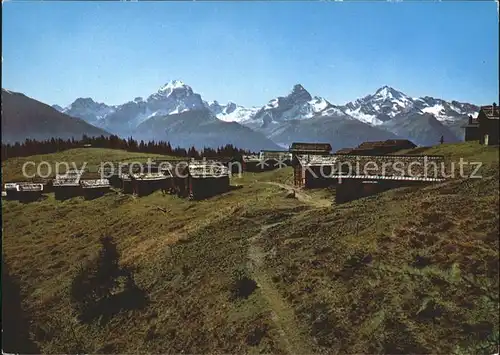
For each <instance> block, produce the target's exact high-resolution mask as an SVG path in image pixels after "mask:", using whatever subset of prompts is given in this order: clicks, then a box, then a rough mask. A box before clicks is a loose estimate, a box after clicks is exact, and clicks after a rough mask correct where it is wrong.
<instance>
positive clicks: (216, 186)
mask: <svg viewBox="0 0 500 355" xmlns="http://www.w3.org/2000/svg"><path fill="white" fill-rule="evenodd" d="M187 182H188V187H189V198H190V199H193V200H200V199H204V198H208V197H211V196H214V195H218V194H221V193H224V192H227V191H229V170H228V168H227V167H225V166H223V165H222V164H216V163H212V164H205V163H201V164H200V163H190V164H189V165H188V180H187Z"/></svg>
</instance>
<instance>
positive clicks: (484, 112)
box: [477, 103, 500, 145]
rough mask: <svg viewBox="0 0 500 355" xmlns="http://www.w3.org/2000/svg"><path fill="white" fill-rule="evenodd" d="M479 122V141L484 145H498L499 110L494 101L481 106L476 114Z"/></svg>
mask: <svg viewBox="0 0 500 355" xmlns="http://www.w3.org/2000/svg"><path fill="white" fill-rule="evenodd" d="M477 120H478V122H479V135H480V143H481V144H484V145H498V143H499V139H498V138H499V132H498V130H499V128H500V127H499V125H498V122H499V110H498V107H497V105H496V104H495V103H494V104H493V105H490V106H482V107H481V109H480V110H479V114H478V116H477Z"/></svg>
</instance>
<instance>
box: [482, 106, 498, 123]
mask: <svg viewBox="0 0 500 355" xmlns="http://www.w3.org/2000/svg"><path fill="white" fill-rule="evenodd" d="M480 111H482V112H483V113H484V115H485V116H486V117H487V118H489V119H490V120H491V119H493V120H495V119H496V120H498V119H499V118H500V110H499V109H498V106H496V105H488V106H481V108H480Z"/></svg>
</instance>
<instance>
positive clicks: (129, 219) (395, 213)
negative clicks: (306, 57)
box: [2, 144, 499, 353]
mask: <svg viewBox="0 0 500 355" xmlns="http://www.w3.org/2000/svg"><path fill="white" fill-rule="evenodd" d="M419 149H420V150H422V149H421V148H419ZM86 152H91V153H92V156H93V158H88V160H95V161H96V162H97V161H99V159H104V158H101V157H100V156H99V154H97V151H94V150H92V151H90V150H81V157H83V158H85V159H87V158H86V154H88V153H86ZM413 152H415V151H413ZM417 152H418V151H417ZM410 153H412V152H410ZM426 153H428V154H444V155H447V156H448V157H449V158H450V159H457V158H459V157H460V156H464V157H467V159H475V160H481V161H484V162H485V166H484V174H483V175H485V178H483V179H478V180H468V181H463V180H452V181H448V182H446V183H443V184H437V185H431V186H427V187H425V188H411V189H398V190H393V191H388V192H386V193H383V194H380V195H377V196H371V197H368V198H365V199H361V200H358V201H354V202H351V203H348V204H344V205H340V206H336V207H334V208H333V209H331V208H323V209H318V208H315V207H314V206H310V205H307V204H305V203H302V202H300V201H297V200H295V199H289V198H286V195H287V193H286V192H285V191H284V190H282V189H280V188H278V187H276V186H272V185H269V184H262V183H260V182H261V181H276V182H280V183H288V184H290V183H291V182H292V178H291V174H292V172H291V169H290V168H287V169H283V170H279V171H275V172H268V173H261V174H245V175H244V176H243V177H242V178H239V179H238V178H235V179H233V182H232V183H233V184H240V185H243V188H241V189H236V190H233V191H231V192H229V193H227V194H225V195H222V196H218V197H215V198H213V199H210V200H207V201H201V202H190V201H186V200H183V199H178V198H176V197H172V196H166V197H164V196H162V195H161V194H159V193H155V194H153V195H150V196H147V197H144V198H140V199H135V198H133V197H131V196H127V195H121V194H109V195H106V196H105V197H103V198H100V199H97V200H94V201H83V200H81V199H80V198H76V199H72V200H68V201H64V202H58V201H55V200H54V199H53V196H51V195H49V197H48V198H47V199H46V200H44V201H40V202H36V203H31V204H27V205H24V204H20V203H18V202H15V201H6V202H4V203H3V204H2V215H3V218H4V245H3V246H4V253H5V258H6V261H7V263H8V264H9V266H10V268H11V272H12V273H13V274H15V275H17V276H19V277H20V280H21V288H22V291H23V294H24V295H25V296H26V299H25V301H24V305H25V306H26V308H27V309H28V310H29V311H30V312H31V313H32V314H33V318H34V326H33V329H32V330H33V332H34V335H35V339H36V341H37V342H38V343H39V344H40V345H41V347H42V349H43V352H45V353H54V352H59V353H60V352H71V351H74V350H75V349H76V348H77V347H76V346H77V343H78V342H84V343H85V349H84V350H85V351H86V352H99V351H100V352H106V353H111V352H155V353H159V352H162V353H178V352H180V351H181V350H184V352H186V353H195V352H197V353H200V352H208V351H212V352H213V351H219V352H225V353H228V352H255V353H257V352H260V351H265V352H273V353H286V352H303V351H307V350H309V351H314V352H323V351H325V352H332V351H335V350H336V351H339V352H342V353H344V352H364V353H402V352H418V353H424V352H433V353H437V352H441V353H449V352H452V351H457V352H460V351H462V352H465V353H471V352H474V353H477V352H478V351H476V350H472V349H476V348H478V347H479V346H480V345H481V344H487V337H488V336H490V335H491V334H492V333H494V332H498V328H497V326H496V325H497V324H498V312H497V310H498V309H497V304H498V300H497V299H496V300H491V297H495V295H498V280H497V278H498V251H499V248H498V239H497V238H498V222H499V216H498V203H499V201H498V150H497V149H495V148H484V147H481V146H479V145H473V144H458V145H443V146H440V147H435V148H430V149H428V150H427V151H426ZM123 154H124V156H123V158H125V157H126V156H129V153H123ZM125 155H126V156H125ZM49 158H52V159H53V160H59V161H60V160H62V157H61V156H60V155H53V156H52V157H49ZM72 159H73V160H76V158H74V156H72ZM112 159H116V158H114V157H113V158H112ZM17 166H19V163H18V162H15V163H14V162H10V161H7V162H6V163H5V164H4V165H3V168H4V171H3V173H4V174H5V175H6V176H13V175H15V174H17V173H16V172H15V170H14V169H15V167H17ZM11 169H12V170H11ZM312 194H313V195H315V196H325V195H326V192H325V191H315V192H313V193H312ZM157 207H161V208H164V209H165V210H166V212H163V211H162V210H161V209H158V208H157ZM276 223H281V224H277V225H276ZM263 227H264V228H263ZM102 233H110V234H112V235H113V236H114V237H115V238H116V240H117V242H118V246H119V249H120V251H121V252H122V263H124V264H127V265H131V266H134V267H135V268H136V273H135V277H136V281H137V283H138V284H139V285H140V286H141V287H143V288H144V289H145V290H146V291H147V293H148V295H149V298H150V304H149V306H148V308H147V309H146V310H143V311H131V312H129V313H122V314H120V315H118V316H115V317H114V318H113V319H112V321H110V322H109V323H107V324H105V325H102V326H99V325H97V324H91V325H78V324H76V323H75V322H74V319H73V316H72V314H71V308H70V307H69V302H68V291H67V287H68V285H69V282H70V281H71V277H72V276H73V275H74V274H75V272H76V268H77V266H78V265H79V263H81V262H83V261H84V260H85V259H86V258H87V257H89V256H90V255H92V254H93V253H94V252H95V251H96V248H97V239H98V237H99V236H100V235H101V234H102ZM249 260H253V263H254V264H255V265H257V266H255V265H253V264H252V263H249ZM238 268H244V269H247V270H248V272H249V273H250V274H251V275H252V276H253V278H254V279H255V280H257V282H258V283H259V286H260V287H259V289H257V290H256V291H255V292H254V293H253V294H251V295H250V297H249V298H248V299H242V300H239V301H230V300H229V292H228V290H227V288H228V286H229V284H230V278H231V274H232V273H233V271H234V270H235V269H238ZM474 275H475V278H473V276H474ZM253 338H257V339H260V341H253ZM255 343H258V344H257V345H255ZM490 350H491V351H492V349H490ZM493 350H494V349H493ZM491 351H490V352H489V353H491ZM486 353H488V352H486Z"/></svg>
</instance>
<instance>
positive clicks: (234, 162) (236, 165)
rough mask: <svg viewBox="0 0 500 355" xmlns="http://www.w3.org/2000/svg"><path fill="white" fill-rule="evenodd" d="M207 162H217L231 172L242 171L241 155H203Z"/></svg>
mask: <svg viewBox="0 0 500 355" xmlns="http://www.w3.org/2000/svg"><path fill="white" fill-rule="evenodd" d="M202 161H205V162H207V163H210V162H218V163H221V164H222V165H224V166H225V167H227V168H228V169H229V171H230V173H231V174H241V173H242V172H243V156H241V155H240V156H234V157H203V160H202Z"/></svg>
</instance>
